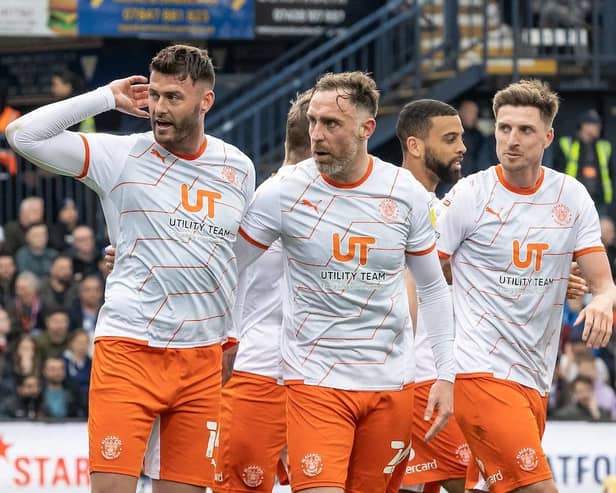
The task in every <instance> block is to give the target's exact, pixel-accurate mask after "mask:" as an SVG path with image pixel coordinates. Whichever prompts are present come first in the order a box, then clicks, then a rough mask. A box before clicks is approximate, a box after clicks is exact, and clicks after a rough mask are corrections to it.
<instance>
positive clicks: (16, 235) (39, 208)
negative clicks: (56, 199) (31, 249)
mask: <svg viewBox="0 0 616 493" xmlns="http://www.w3.org/2000/svg"><path fill="white" fill-rule="evenodd" d="M44 215H45V207H44V204H43V199H42V198H40V197H28V198H26V199H24V200H22V201H21V203H20V204H19V218H18V220H17V221H11V222H9V223H7V224H5V226H4V250H5V251H6V252H7V253H9V254H10V255H15V253H17V250H19V248H20V247H22V246H24V245H25V243H26V241H25V238H24V235H25V232H26V229H28V227H29V226H31V225H33V224H37V223H42V222H44V219H45V218H44Z"/></svg>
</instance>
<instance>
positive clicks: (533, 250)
mask: <svg viewBox="0 0 616 493" xmlns="http://www.w3.org/2000/svg"><path fill="white" fill-rule="evenodd" d="M549 247H550V245H548V244H547V243H527V244H526V255H525V256H524V259H523V260H522V258H521V257H520V242H519V241H518V240H513V265H515V266H516V267H519V268H520V269H526V268H527V267H528V266H529V265H530V264H531V262H532V261H533V259H534V260H535V265H534V269H535V272H537V271H539V270H541V261H542V259H543V252H544V251H545V250H547V249H548V248H549Z"/></svg>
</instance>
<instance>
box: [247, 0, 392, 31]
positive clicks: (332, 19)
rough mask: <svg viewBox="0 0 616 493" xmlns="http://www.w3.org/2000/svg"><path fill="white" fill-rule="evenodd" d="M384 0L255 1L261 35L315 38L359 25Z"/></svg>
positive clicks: (256, 21)
mask: <svg viewBox="0 0 616 493" xmlns="http://www.w3.org/2000/svg"><path fill="white" fill-rule="evenodd" d="M384 3H385V2H384V1H383V0H365V1H362V2H357V1H352V0H255V32H256V34H257V35H258V36H289V37H294V36H314V35H318V34H321V33H322V32H324V31H325V30H328V31H329V30H336V29H340V28H343V27H345V26H350V25H351V24H353V23H355V22H357V21H358V20H360V19H361V18H362V17H364V16H365V15H367V14H369V13H371V12H373V11H375V10H376V9H378V8H379V7H381V6H382V5H383V4H384Z"/></svg>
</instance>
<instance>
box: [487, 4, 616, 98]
mask: <svg viewBox="0 0 616 493" xmlns="http://www.w3.org/2000/svg"><path fill="white" fill-rule="evenodd" d="M482 1H485V0H482ZM488 4H491V7H492V11H493V12H495V11H497V13H498V16H499V17H500V18H499V22H498V25H497V26H495V27H494V28H493V29H491V30H490V31H489V32H488V33H487V37H486V39H485V41H484V42H485V44H486V47H487V48H488V50H489V52H494V51H496V52H498V51H501V52H503V53H504V52H506V50H507V48H510V49H511V55H510V56H511V63H512V70H511V75H512V79H514V80H517V79H519V78H520V77H521V76H522V75H523V72H524V70H523V69H522V66H521V63H527V62H528V61H532V60H537V59H539V60H549V61H553V62H554V63H555V64H556V65H555V67H557V68H556V72H557V74H555V75H559V76H560V78H561V81H560V82H561V83H562V81H563V80H564V79H567V80H566V81H565V85H569V84H570V85H572V86H577V87H586V88H589V89H601V88H605V87H607V83H608V77H610V76H613V75H615V74H616V70H614V69H615V68H616V67H615V65H614V64H616V30H615V29H614V26H615V25H616V2H613V1H611V0H584V1H580V0H540V1H539V0H509V1H507V0H492V1H488ZM486 24H487V23H486ZM498 57H501V55H494V56H490V55H489V56H488V60H489V59H490V58H498ZM527 71H528V70H527Z"/></svg>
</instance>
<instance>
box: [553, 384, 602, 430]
mask: <svg viewBox="0 0 616 493" xmlns="http://www.w3.org/2000/svg"><path fill="white" fill-rule="evenodd" d="M571 386H572V393H573V395H572V402H571V403H570V404H568V405H566V406H565V407H563V408H562V409H560V410H559V411H557V412H556V413H555V414H554V417H555V418H557V419H563V420H569V421H610V411H609V410H607V409H603V408H602V407H600V406H599V405H598V404H597V398H596V396H595V391H594V385H593V382H592V380H591V379H590V378H588V377H585V376H582V375H578V376H577V377H575V380H573V383H572V385H571Z"/></svg>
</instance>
